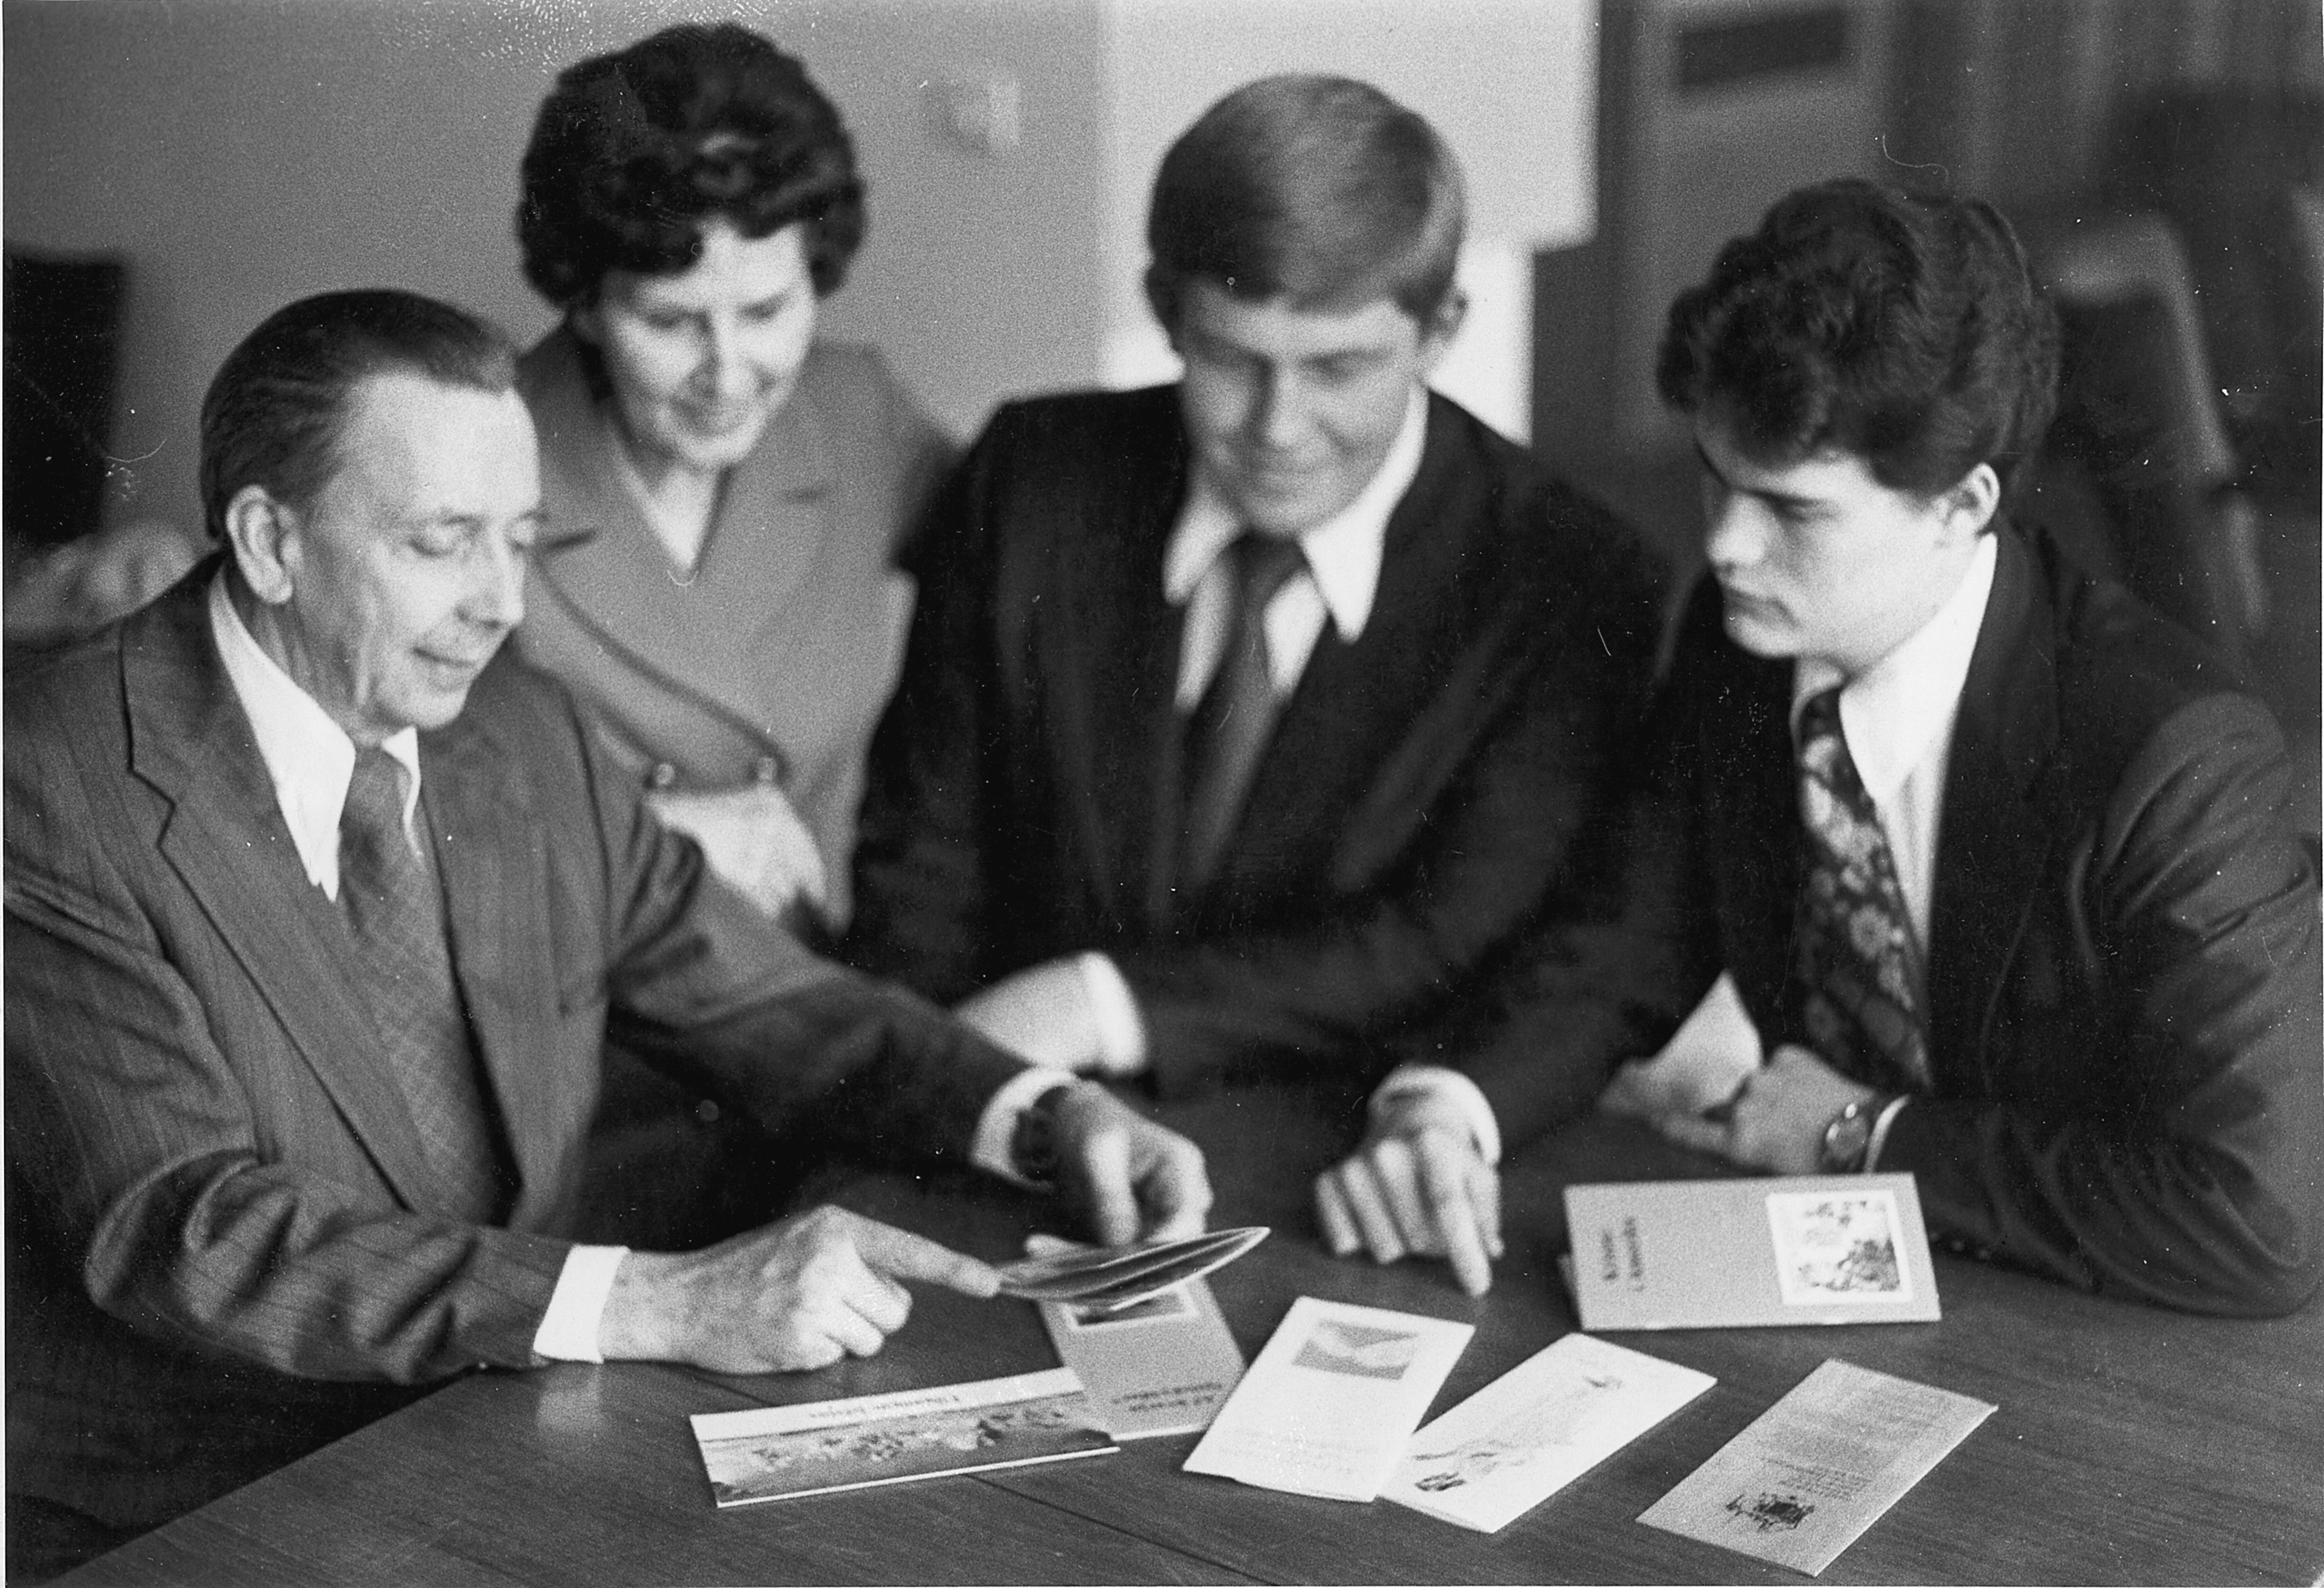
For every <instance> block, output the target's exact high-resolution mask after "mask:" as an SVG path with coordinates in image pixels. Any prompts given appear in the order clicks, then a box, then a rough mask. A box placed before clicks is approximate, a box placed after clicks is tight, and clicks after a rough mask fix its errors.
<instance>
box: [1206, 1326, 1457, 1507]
mask: <svg viewBox="0 0 2324 1588" xmlns="http://www.w3.org/2000/svg"><path fill="white" fill-rule="evenodd" d="M1475 1333H1476V1331H1475V1330H1474V1329H1473V1328H1471V1326H1470V1325H1467V1324H1453V1323H1446V1322H1445V1321H1443V1319H1441V1318H1429V1317H1420V1316H1416V1315H1414V1314H1412V1313H1403V1312H1386V1311H1383V1310H1381V1309H1380V1308H1379V1307H1372V1306H1349V1305H1347V1304H1346V1303H1344V1302H1337V1301H1318V1300H1316V1299H1315V1298H1314V1297H1312V1296H1303V1297H1300V1298H1299V1299H1298V1300H1297V1301H1296V1302H1294V1303H1292V1305H1291V1311H1290V1313H1289V1315H1288V1316H1286V1317H1285V1318H1284V1320H1283V1323H1282V1325H1280V1326H1279V1327H1277V1330H1276V1331H1275V1334H1274V1337H1273V1338H1271V1339H1270V1340H1268V1343H1267V1345H1266V1347H1265V1348H1264V1349H1263V1350H1261V1351H1260V1352H1259V1360H1258V1361H1257V1362H1253V1363H1251V1366H1250V1371H1249V1372H1247V1373H1245V1374H1244V1375H1243V1379H1242V1382H1241V1384H1240V1385H1239V1386H1237V1387H1236V1390H1235V1392H1234V1394H1233V1395H1231V1396H1230V1397H1229V1398H1228V1399H1227V1403H1226V1405H1225V1406H1224V1407H1222V1408H1220V1411H1219V1415H1218V1417H1217V1418H1216V1419H1215V1420H1214V1421H1213V1423H1212V1424H1211V1428H1210V1432H1209V1433H1207V1434H1205V1435H1203V1442H1202V1443H1201V1444H1200V1445H1196V1446H1194V1454H1192V1455H1190V1456H1188V1457H1187V1458H1186V1469H1185V1470H1186V1471H1188V1472H1190V1473H1210V1474H1213V1475H1214V1476H1217V1477H1222V1478H1232V1479H1234V1480H1235V1481H1236V1482H1242V1483H1250V1484H1254V1485H1256V1486H1258V1487H1259V1488H1262V1489H1281V1490H1286V1491H1289V1492H1291V1493H1294V1494H1314V1495H1319V1496H1321V1497H1323V1499H1326V1500H1372V1499H1375V1498H1377V1497H1378V1496H1379V1491H1380V1488H1381V1486H1382V1485H1383V1484H1385V1483H1386V1482H1388V1478H1389V1476H1390V1475H1391V1474H1392V1473H1394V1472H1395V1471H1396V1466H1397V1462H1398V1461H1399V1460H1400V1459H1401V1458H1402V1457H1403V1454H1404V1450H1405V1445H1406V1441H1407V1440H1409V1439H1410V1438H1411V1437H1412V1431H1413V1430H1414V1429H1415V1428H1416V1427H1418V1426H1420V1419H1421V1418H1422V1417H1425V1416H1426V1415H1427V1414H1428V1405H1429V1402H1430V1401H1432V1400H1434V1399H1435V1398H1436V1391H1437V1390H1440V1389H1442V1388H1443V1383H1444V1376H1445V1375H1446V1374H1447V1373H1450V1372H1451V1371H1452V1364H1453V1362H1456V1361H1458V1360H1459V1359H1460V1355H1461V1353H1462V1351H1463V1350H1465V1349H1466V1348H1467V1346H1468V1343H1469V1337H1470V1336H1471V1334H1475Z"/></svg>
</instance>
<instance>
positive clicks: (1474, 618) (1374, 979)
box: [850, 77, 1655, 1088]
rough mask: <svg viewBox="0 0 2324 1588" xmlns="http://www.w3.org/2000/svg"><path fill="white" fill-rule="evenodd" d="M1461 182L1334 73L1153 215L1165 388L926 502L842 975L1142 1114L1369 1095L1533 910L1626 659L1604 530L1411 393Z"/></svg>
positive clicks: (1640, 640) (1486, 435) (1220, 112)
mask: <svg viewBox="0 0 2324 1588" xmlns="http://www.w3.org/2000/svg"><path fill="white" fill-rule="evenodd" d="M1461 235H1462V193H1461V181H1460V174H1459V172H1458V171H1457V169H1456V168H1455V166H1454V163H1453V161H1452V156H1451V154H1450V152H1448V151H1447V150H1446V149H1445V147H1444V146H1443V143H1442V142H1441V140H1439V139H1438V137H1437V136H1436V134H1435V133H1434V131H1433V130H1432V129H1431V128H1430V127H1429V125H1427V123H1426V122H1425V121H1424V120H1422V119H1421V118H1420V117H1419V116H1417V115H1414V114H1413V113H1412V112H1410V111H1408V110H1406V109H1404V108H1403V107H1401V106H1397V104H1395V103H1394V102H1393V101H1391V100H1389V99H1388V98H1387V97H1385V96H1383V95H1381V94H1380V93H1379V91H1378V90H1376V89H1374V88H1369V87H1368V86H1366V85H1364V84H1361V83H1358V82H1352V81H1350V80H1348V79H1345V78H1326V77H1284V78H1268V79H1266V80H1263V81H1260V82H1257V83H1253V84H1250V85H1249V86H1247V87H1245V88H1240V89H1239V90H1237V91H1236V92H1235V93H1233V94H1231V95H1230V96H1228V97H1226V98H1225V99H1223V100H1222V101H1221V102H1220V103H1219V104H1217V105H1216V106H1213V107H1212V108H1211V109H1210V110H1209V111H1208V112H1206V113H1205V114H1204V115H1203V116H1202V117H1201V118H1200V119H1199V120H1198V121H1197V122H1196V123H1195V124H1194V126H1193V127H1192V128H1191V129H1189V130H1188V131H1187V132H1186V133H1185V134H1184V135H1183V136H1182V137H1181V138H1180V139H1179V141H1178V142H1177V143H1176V145H1175V146H1174V147H1173V148H1172V149H1171V150H1170V151H1169V152H1168V154H1167V156H1166V157H1165V159H1164V161H1163V162H1162V167H1161V171H1160V173H1159V175H1158V177H1157V181H1156V184H1155V190H1154V199H1153V208H1152V214H1151V219H1150V223H1149V226H1148V240H1149V242H1150V244H1151V245H1152V248H1153V265H1152V268H1151V270H1150V271H1149V272H1148V277H1147V289H1148V297H1149V300H1150V301H1151V303H1152V306H1153V309H1154V311H1155V313H1156V315H1157V317H1158V318H1159V319H1160V321H1161V323H1162V324H1163V326H1164V327H1165V328H1167V330H1168V332H1169V334H1170V337H1171V340H1172V342H1173V344H1174V345H1175V346H1176V349H1177V351H1178V353H1179V354H1180V355H1181V356H1182V357H1183V359H1184V360H1185V375H1184V378H1183V379H1182V380H1181V381H1180V382H1179V383H1177V384H1176V385H1175V386H1166V387H1157V388H1155V389H1152V390H1148V391H1140V392H1117V393H1080V394H1074V395H1070V396H1062V397H1052V398H1047V399H1042V400H1038V401H1034V402H1019V403H1012V404H1010V406H1008V407H1006V408H1004V409H1003V410H1002V411H1001V413H1000V414H999V415H998V416H997V417H996V418H995V419H994V420H993V421H992V423H991V427H990V428H989V429H987V430H986V432H985V434H984V436H983V438H982V439H981V440H980V441H979V442H978V444H977V446H976V447H975V448H974V450H973V452H972V453H971V454H970V456H969V457H968V458H967V459H966V460H965V462H964V465H963V466H962V467H961V469H960V470H959V472H958V474H957V475H956V477H955V478H954V480H953V482H952V484H951V485H950V488H949V490H948V491H947V492H946V493H945V494H944V495H943V496H942V498H941V499H940V502H939V504H938V508H937V511H936V517H935V519H934V521H933V524H932V526H931V528H930V529H929V531H928V532H927V534H926V535H925V536H924V537H923V538H922V540H920V542H919V544H918V549H917V552H916V559H915V561H914V563H913V571H914V572H915V573H917V574H918V576H919V578H920V582H921V584H920V588H921V597H920V599H921V605H920V608H919V611H918V615H917V618H916V623H915V627H914V631H913V634H912V639H911V642H910V647H909V651H908V658H907V661H906V664H905V672H904V678H903V681H902V685H901V687H900V688H899V691H898V693H897V696H896V698H895V701H894V703H893V705H892V706H891V707H890V711H889V714H888V716H887V718H886V720H885V722H884V723H883V725H882V726H881V730H880V733H879V735H878V737H877V739H876V741H875V744H874V748H873V756H872V768H871V791H870V794H869V797H868V799H867V802H866V808H865V811H864V817H863V822H862V840H861V845H860V848H859V851H858V863H857V879H858V900H859V903H858V907H857V916H856V923H857V924H856V930H855V934H854V937H853V939H852V944H851V948H850V953H851V954H852V955H853V956H854V957H855V958H856V960H857V962H858V963H859V964H862V965H866V966H869V967H871V968H873V969H876V970H879V971H881V972H883V973H886V974H893V975H896V976H899V977H900V978H901V979H903V980H904V981H906V982H907V983H910V984H912V985H914V986H916V987H918V989H919V990H921V991H922V992H927V993H928V994H930V995H931V996H934V997H936V998H939V999H944V1000H947V1001H951V1000H964V1001H965V1002H962V1003H961V1004H960V1005H959V1011H960V1012H961V1013H962V1014H963V1015H964V1017H965V1018H967V1019H968V1020H970V1022H971V1023H973V1024H974V1025H976V1026H978V1027H979V1028H980V1029H982V1030H984V1031H985V1032H986V1033H987V1034H988V1035H990V1036H992V1037H993V1038H995V1039H998V1040H999V1041H1000V1042H1001V1044H1002V1045H1003V1046H1005V1047H1010V1048H1015V1049H1016V1050H1018V1051H1019V1052H1021V1053H1024V1054H1027V1055H1028V1056H1029V1057H1036V1058H1037V1059H1040V1060H1042V1061H1045V1062H1048V1063H1054V1064H1057V1065H1062V1066H1069V1067H1071V1068H1074V1069H1079V1070H1088V1071H1096V1072H1101V1073H1104V1074H1109V1075H1127V1074H1133V1073H1140V1072H1143V1073H1149V1074H1151V1075H1152V1076H1154V1077H1155V1078H1156V1080H1157V1082H1158V1083H1159V1084H1160V1085H1163V1086H1164V1087H1165V1088H1174V1087H1184V1086H1186V1085H1193V1084H1194V1083H1195V1082H1196V1081H1197V1080H1198V1079H1202V1078H1205V1077H1210V1076H1216V1075H1219V1074H1220V1073H1222V1072H1225V1071H1230V1070H1235V1069H1248V1068H1251V1067H1255V1066H1280V1065H1282V1064H1285V1063H1286V1062H1290V1061H1294V1060H1296V1061H1297V1062H1300V1063H1304V1064H1308V1065H1314V1066H1326V1067H1334V1068H1337V1069H1339V1070H1341V1071H1342V1073H1365V1074H1369V1073H1376V1072H1369V1071H1368V1070H1365V1069H1362V1068H1361V1067H1360V1066H1370V1065H1372V1064H1373V1062H1374V1058H1375V1055H1376V1053H1377V1052H1378V1051H1379V1049H1378V1048H1377V1046H1376V1045H1377V1044H1378V1042H1379V1040H1380V1039H1382V1038H1383V1037H1385V1036H1386V1035H1387V1034H1388V1033H1390V1032H1393V1031H1395V1030H1397V1029H1401V1028H1402V1027H1404V1026H1405V1025H1406V1024H1408V1023H1410V1022H1412V1021H1414V1020H1419V1019H1423V1018H1425V1017H1426V1016H1428V1015H1429V1014H1431V1013H1432V1012H1433V1011H1434V1010H1436V1009H1437V1008H1438V1007H1439V1006H1440V1005H1441V1003H1442V1002H1443V1000H1444V999H1445V997H1446V995H1447V993H1448V992H1449V991H1450V990H1451V989H1452V988H1454V987H1456V986H1458V985H1459V984H1460V983H1462V980H1463V979H1464V978H1466V977H1468V976H1469V975H1470V974H1471V973H1472V972H1473V971H1474V970H1475V969H1476V968H1477V967H1478V966H1479V965H1480V964H1481V963H1482V962H1483V961H1485V960H1486V959H1487V958H1488V957H1489V956H1490V955H1491V953H1492V952H1493V951H1494V950H1495V949H1496V948H1497V947H1498V946H1500V945H1501V944H1502V942H1503V941H1504V940H1505V939H1506V938H1507V937H1508V936H1509V935H1510V934H1511V933H1512V932H1513V931H1514V930H1515V929H1516V928H1517V925H1518V924H1519V923H1520V922H1521V921H1522V920H1523V919H1525V918H1526V916H1527V915H1528V914H1529V913H1530V912H1531V911H1533V910H1534V909H1535V908H1536V907H1537V906H1538V904H1539V903H1540V901H1541V900H1542V898H1543V896H1544V895H1545V894H1546V893H1549V892H1551V891H1554V889H1555V888H1556V887H1557V886H1558V885H1559V884H1560V882H1561V879H1562V878H1563V876H1564V874H1565V872H1566V870H1567V868H1568V866H1569V864H1570V863H1571V860H1572V851H1573V849H1574V847H1575V845H1577V844H1578V843H1580V842H1581V841H1582V839H1583V838H1584V837H1585V836H1587V834H1588V833H1589V831H1590V830H1591V823H1592V819H1593V817H1594V816H1595V814H1596V807H1597V801H1598V800H1599V799H1600V790H1601V788H1602V786H1603V784H1604V782H1605V777H1604V772H1605V768H1606V766H1607V764H1608V762H1609V759H1610V754H1611V750H1612V746H1613V745H1614V743H1616V742H1617V741H1618V739H1619V738H1620V737H1621V736H1623V735H1624V734H1627V733H1628V732H1629V731H1630V730H1631V729H1632V727H1633V726H1634V725H1635V721H1636V718H1637V714H1638V712H1639V710H1640V708H1641V702H1642V698H1643V693H1644V689H1645V686H1646V679H1647V675H1648V672H1649V669H1650V667H1651V652H1652V642H1653V631H1654V623H1655V603H1654V581H1653V578H1652V577H1651V574H1650V571H1649V564H1648V562H1647V559H1646V558H1645V557H1644V555H1643V554H1642V552H1641V551H1640V550H1639V549H1637V547H1636V545H1635V543H1634V542H1633V540H1632V539H1631V537H1630V536H1629V535H1628V532H1627V531H1626V530H1625V529H1624V528H1623V526H1621V525H1620V524H1618V523H1617V522H1614V521H1612V520H1611V519H1609V517H1608V516H1607V515H1606V514H1605V513H1603V512H1600V511H1599V510H1598V509H1596V508H1594V507H1593V506H1591V504H1589V503H1586V502H1584V501H1582V499H1581V498H1579V497H1578V496H1576V495H1575V494H1572V492H1571V491H1569V490H1568V489H1566V488H1565V487H1564V486H1563V485H1560V484H1559V483H1558V482H1556V481H1555V480H1554V479H1553V478H1551V477H1550V476H1549V475H1546V474H1545V472H1544V471H1543V470H1542V469H1541V468H1540V467H1539V466H1537V465H1536V464H1535V462H1534V461H1533V460H1532V458H1531V457H1530V456H1529V455H1528V454H1527V453H1526V452H1525V451H1524V450H1523V449H1522V448H1518V447H1516V446H1514V445H1512V444H1510V443H1509V442H1508V441H1506V440H1504V439H1501V438H1500V437H1499V436H1497V435H1495V434H1493V433H1492V432H1491V431H1490V430H1489V429H1487V428H1486V427H1485V426H1483V425H1482V424H1480V422H1479V421H1478V420H1475V419H1474V418H1472V417H1471V416H1470V415H1469V414H1468V413H1466V412H1464V411H1462V409H1460V408H1459V407H1458V406H1456V405H1455V404H1453V403H1452V402H1448V401H1446V400H1445V399H1443V397H1439V396H1434V395H1432V394H1431V393H1430V392H1429V391H1428V390H1427V388H1426V385H1425V379H1426V377H1427V375H1428V373H1429V371H1430V369H1431V368H1432V367H1433V366H1434V364H1435V362H1436V360H1437V358H1438V356H1439V355H1441V354H1442V353H1443V350H1444V347H1445V346H1446V344H1447V343H1448V342H1449V341H1450V340H1451V338H1452V335H1453V333H1454V331H1455V329H1456V328H1457V327H1458V326H1459V324H1460V320H1461V313H1462V300H1461V297H1460V294H1459V293H1458V291H1456V290H1455V288H1454V286H1453V267H1454V263H1455V259H1456V255H1457V253H1458V250H1459V245H1460V241H1461Z"/></svg>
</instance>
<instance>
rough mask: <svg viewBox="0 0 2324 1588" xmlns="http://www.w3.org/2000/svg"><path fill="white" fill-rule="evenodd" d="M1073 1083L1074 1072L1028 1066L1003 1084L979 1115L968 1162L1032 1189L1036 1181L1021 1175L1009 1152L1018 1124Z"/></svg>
mask: <svg viewBox="0 0 2324 1588" xmlns="http://www.w3.org/2000/svg"><path fill="white" fill-rule="evenodd" d="M1073 1084H1074V1077H1073V1076H1072V1074H1071V1073H1070V1072H1068V1071H1065V1070H1052V1069H1043V1068H1040V1067H1038V1066H1028V1067H1027V1068H1026V1070H1025V1072H1024V1073H1023V1074H1022V1075H1019V1076H1015V1077H1014V1078H1012V1079H1010V1080H1009V1081H1007V1082H1005V1083H1003V1084H1002V1085H1001V1090H1000V1091H998V1092H995V1093H994V1094H992V1098H991V1101H990V1102H988V1103H986V1104H985V1105H984V1112H983V1113H981V1114H979V1115H978V1116H977V1120H976V1139H975V1140H973V1142H971V1143H970V1144H969V1149H968V1160H969V1161H970V1162H971V1163H973V1164H974V1165H975V1166H976V1167H977V1168H981V1169H982V1170H983V1171H984V1172H985V1173H986V1174H988V1175H998V1176H1000V1177H1001V1178H1002V1179H1004V1180H1007V1181H1008V1182H1009V1183H1010V1184H1011V1185H1013V1186H1030V1185H1031V1184H1032V1182H1031V1181H1030V1180H1028V1179H1027V1178H1025V1177H1024V1176H1022V1175H1020V1174H1019V1173H1018V1172H1017V1162H1016V1158H1015V1155H1014V1154H1012V1153H1011V1152H1010V1150H1009V1149H1010V1143H1011V1141H1012V1140H1014V1139H1015V1137H1016V1134H1017V1121H1018V1119H1019V1117H1020V1116H1021V1115H1022V1114H1023V1113H1024V1112H1025V1111H1026V1110H1027V1109H1028V1108H1030V1107H1032V1106H1033V1104H1034V1103H1037V1102H1039V1101H1040V1100H1041V1099H1042V1098H1044V1097H1047V1095H1048V1094H1050V1093H1052V1092H1054V1091H1056V1089H1057V1088H1058V1087H1060V1086H1070V1085H1073Z"/></svg>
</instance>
